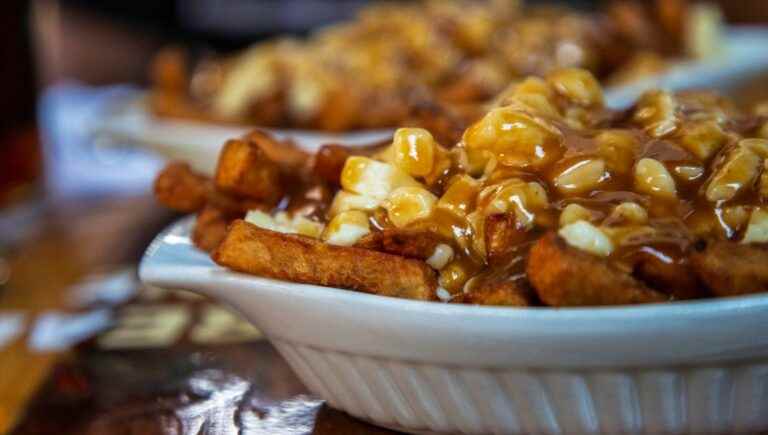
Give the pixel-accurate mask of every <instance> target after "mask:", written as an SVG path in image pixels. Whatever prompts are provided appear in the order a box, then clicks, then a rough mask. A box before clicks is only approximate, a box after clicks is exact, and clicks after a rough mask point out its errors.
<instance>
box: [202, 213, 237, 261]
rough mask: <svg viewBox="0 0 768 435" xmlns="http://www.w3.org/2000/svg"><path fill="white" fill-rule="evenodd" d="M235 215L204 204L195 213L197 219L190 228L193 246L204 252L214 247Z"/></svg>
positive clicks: (222, 238)
mask: <svg viewBox="0 0 768 435" xmlns="http://www.w3.org/2000/svg"><path fill="white" fill-rule="evenodd" d="M236 217H237V216H236V215H235V216H233V215H232V214H230V213H227V212H226V211H224V210H221V209H219V208H216V207H214V206H211V205H206V206H205V208H203V209H202V210H201V211H200V213H198V214H197V220H196V221H195V226H194V228H193V230H192V241H193V242H194V243H195V246H197V247H198V248H200V249H202V250H203V251H206V252H211V251H213V250H214V249H216V247H217V246H219V244H220V243H221V241H222V240H224V236H225V235H226V234H227V227H228V226H229V223H230V222H231V221H232V219H235V218H236Z"/></svg>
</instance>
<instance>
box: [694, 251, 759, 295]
mask: <svg viewBox="0 0 768 435" xmlns="http://www.w3.org/2000/svg"><path fill="white" fill-rule="evenodd" d="M767 265H768V245H765V244H762V245H758V244H741V243H735V242H730V241H713V242H709V243H707V244H706V246H704V247H702V248H701V249H699V250H697V251H696V252H694V253H693V254H691V266H692V267H693V269H694V270H695V271H696V274H697V275H698V277H699V278H700V279H701V280H702V281H703V282H704V283H705V284H706V285H707V287H709V289H710V290H711V291H712V293H714V294H715V295H716V296H736V295H742V294H749V293H759V292H766V291H768V267H766V266H767Z"/></svg>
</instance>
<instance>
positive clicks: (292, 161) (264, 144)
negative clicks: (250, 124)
mask: <svg viewBox="0 0 768 435" xmlns="http://www.w3.org/2000/svg"><path fill="white" fill-rule="evenodd" d="M244 139H246V140H248V141H250V142H253V143H254V144H255V145H256V146H258V147H259V148H260V149H261V150H262V151H264V154H266V156H267V158H268V159H269V160H272V161H273V162H275V163H277V165H278V166H279V167H280V169H282V170H283V171H284V172H289V173H292V174H295V173H296V171H304V170H305V168H306V166H307V163H308V162H309V159H310V154H309V153H308V152H306V151H304V150H302V149H301V148H299V147H297V146H296V144H294V143H293V142H292V141H286V140H277V139H275V138H274V137H273V136H272V135H270V134H269V133H267V132H265V131H263V130H259V129H255V130H253V131H250V132H249V133H248V134H246V135H245V138H244Z"/></svg>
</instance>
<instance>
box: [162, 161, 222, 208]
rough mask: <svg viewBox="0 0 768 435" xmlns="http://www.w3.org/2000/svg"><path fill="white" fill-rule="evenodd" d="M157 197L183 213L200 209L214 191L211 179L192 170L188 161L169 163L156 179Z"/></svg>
mask: <svg viewBox="0 0 768 435" xmlns="http://www.w3.org/2000/svg"><path fill="white" fill-rule="evenodd" d="M154 191H155V198H157V200H158V201H159V202H160V203H161V204H163V205H164V206H166V207H168V208H171V209H173V210H176V211H179V212H182V213H191V212H195V211H198V210H200V209H201V208H203V206H204V205H205V203H206V201H207V198H208V195H209V193H210V192H211V191H212V186H211V182H210V180H208V179H207V178H206V177H205V176H203V175H200V174H197V173H195V172H194V171H192V168H190V166H189V165H188V164H186V163H182V162H173V163H169V164H168V165H167V166H166V167H165V168H164V169H163V170H162V171H161V172H160V174H158V176H157V178H156V179H155V185H154Z"/></svg>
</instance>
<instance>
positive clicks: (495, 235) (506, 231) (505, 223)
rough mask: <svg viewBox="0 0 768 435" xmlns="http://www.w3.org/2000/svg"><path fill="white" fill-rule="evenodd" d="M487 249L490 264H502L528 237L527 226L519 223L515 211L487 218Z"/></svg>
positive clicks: (485, 233) (485, 232)
mask: <svg viewBox="0 0 768 435" xmlns="http://www.w3.org/2000/svg"><path fill="white" fill-rule="evenodd" d="M484 235H485V251H486V258H487V261H488V264H489V265H491V266H496V265H501V264H502V263H504V262H505V261H506V260H507V259H508V258H509V256H510V254H512V253H513V252H516V251H519V248H520V244H521V243H522V242H524V241H525V239H526V237H528V234H527V232H526V231H525V228H523V227H522V226H521V225H518V224H517V219H516V218H515V215H514V213H506V214H496V215H490V216H488V217H487V218H486V219H485V231H484Z"/></svg>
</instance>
